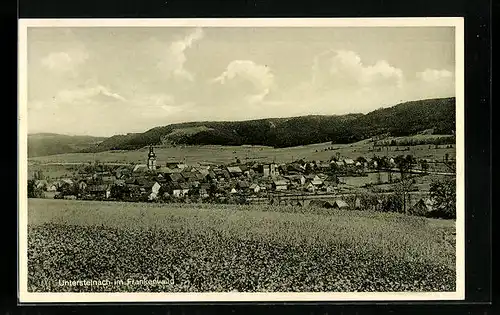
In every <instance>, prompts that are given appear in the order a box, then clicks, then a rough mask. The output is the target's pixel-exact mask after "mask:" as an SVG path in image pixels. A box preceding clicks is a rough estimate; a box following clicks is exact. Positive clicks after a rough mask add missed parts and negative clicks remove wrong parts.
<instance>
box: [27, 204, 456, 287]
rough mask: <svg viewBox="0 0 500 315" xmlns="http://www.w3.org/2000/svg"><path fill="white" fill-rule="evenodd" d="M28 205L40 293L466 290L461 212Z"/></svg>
mask: <svg viewBox="0 0 500 315" xmlns="http://www.w3.org/2000/svg"><path fill="white" fill-rule="evenodd" d="M28 208H29V209H28V290H29V291H30V292H37V291H38V292H39V291H51V292H54V291H59V292H66V291H155V292H188V291H189V292H206V291H217V292H221V291H240V292H243V291H245V292H252V291H259V292H270V291H273V292H275V291H281V292H285V291H328V292H332V291H340V292H346V291H360V292H361V291H365V292H366V291H454V290H455V245H454V237H453V233H454V231H455V222H454V221H452V220H434V219H425V218H418V217H407V216H403V215H398V214H392V213H374V212H368V211H333V210H325V209H316V208H310V209H308V210H305V209H304V208H290V207H282V208H278V207H271V206H236V205H235V206H229V205H226V206H223V205H203V204H200V205H196V204H191V205H190V204H185V205H173V204H169V205H161V204H140V203H119V202H93V201H66V200H44V199H30V200H29V203H28ZM104 279H108V280H109V281H110V283H109V284H108V285H102V286H68V285H60V282H59V281H60V280H104ZM128 279H135V280H140V279H142V280H164V282H163V283H160V284H158V283H156V284H151V283H150V284H149V285H148V284H144V283H138V282H131V281H128Z"/></svg>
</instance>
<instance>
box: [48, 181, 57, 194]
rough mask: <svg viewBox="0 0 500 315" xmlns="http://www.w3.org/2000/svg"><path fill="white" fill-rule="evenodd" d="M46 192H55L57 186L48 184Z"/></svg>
mask: <svg viewBox="0 0 500 315" xmlns="http://www.w3.org/2000/svg"><path fill="white" fill-rule="evenodd" d="M46 190H47V191H48V192H55V191H57V184H55V183H51V184H48V185H47V188H46Z"/></svg>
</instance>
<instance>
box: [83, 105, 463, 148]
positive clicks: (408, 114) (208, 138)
mask: <svg viewBox="0 0 500 315" xmlns="http://www.w3.org/2000/svg"><path fill="white" fill-rule="evenodd" d="M429 129H433V133H434V134H452V133H453V131H454V130H455V98H441V99H429V100H420V101H412V102H406V103H401V104H398V105H395V106H393V107H390V108H383V109H378V110H375V111H373V112H370V113H368V114H348V115H333V116H329V115H310V116H300V117H292V118H269V119H257V120H248V121H218V122H213V121H205V122H189V123H180V124H171V125H167V126H162V127H156V128H153V129H150V130H148V131H146V132H144V133H133V134H127V135H117V136H113V137H110V138H107V139H105V140H104V141H102V142H100V143H99V144H97V145H95V146H91V147H88V148H86V149H84V151H86V152H100V151H108V150H133V149H138V148H142V147H144V146H147V145H151V144H153V145H159V144H186V145H209V144H212V145H266V146H273V147H290V146H297V145H306V144H312V143H320V142H328V141H331V142H333V143H351V142H355V141H360V140H363V139H366V138H370V137H374V136H377V135H382V134H385V135H388V136H396V137H397V136H408V135H414V134H418V133H421V132H423V131H426V130H429Z"/></svg>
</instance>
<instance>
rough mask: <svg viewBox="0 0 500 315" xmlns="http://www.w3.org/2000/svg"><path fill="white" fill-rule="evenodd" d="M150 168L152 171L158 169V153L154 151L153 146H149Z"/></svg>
mask: <svg viewBox="0 0 500 315" xmlns="http://www.w3.org/2000/svg"><path fill="white" fill-rule="evenodd" d="M148 169H149V170H150V171H153V170H155V169H156V154H155V152H154V149H153V146H152V145H151V146H149V153H148Z"/></svg>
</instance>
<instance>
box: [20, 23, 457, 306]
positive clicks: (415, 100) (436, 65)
mask: <svg viewBox="0 0 500 315" xmlns="http://www.w3.org/2000/svg"><path fill="white" fill-rule="evenodd" d="M463 27H464V25H463V19H462V18H376V19H375V18H367V19H356V18H349V19H336V18H335V19H154V20H148V19H144V20H143V19H110V20H107V19H102V20H100V19H68V20H57V19H55V20H20V21H19V63H18V65H19V103H18V106H19V117H18V119H19V173H18V174H19V196H18V198H19V210H18V215H19V269H18V270H19V301H20V302H21V303H22V302H148V301H149V302H181V301H190V302H191V301H192V302H195V301H210V302H217V301H219V302H228V301H258V302H272V301H298V302H300V301H416V300H461V299H464V296H465V292H464V290H465V288H464V279H465V258H464V249H465V244H464V212H465V203H464V198H465V197H464V30H463Z"/></svg>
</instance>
